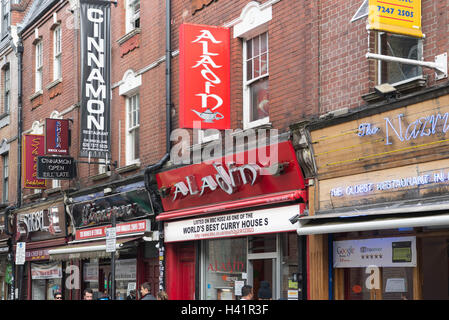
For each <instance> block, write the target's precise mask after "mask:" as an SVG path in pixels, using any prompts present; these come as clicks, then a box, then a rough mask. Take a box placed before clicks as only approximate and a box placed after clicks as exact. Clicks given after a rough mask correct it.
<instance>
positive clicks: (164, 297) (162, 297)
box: [156, 291, 168, 300]
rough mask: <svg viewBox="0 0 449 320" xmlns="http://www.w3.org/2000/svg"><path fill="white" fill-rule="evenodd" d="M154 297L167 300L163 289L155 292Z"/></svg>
mask: <svg viewBox="0 0 449 320" xmlns="http://www.w3.org/2000/svg"><path fill="white" fill-rule="evenodd" d="M156 299H157V300H168V295H167V292H165V291H159V292H158V293H157V296H156Z"/></svg>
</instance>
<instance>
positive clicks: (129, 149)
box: [126, 94, 140, 164]
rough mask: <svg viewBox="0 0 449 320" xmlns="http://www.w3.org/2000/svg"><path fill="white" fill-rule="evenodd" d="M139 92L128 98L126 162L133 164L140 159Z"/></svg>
mask: <svg viewBox="0 0 449 320" xmlns="http://www.w3.org/2000/svg"><path fill="white" fill-rule="evenodd" d="M139 113H140V102H139V94H136V95H133V96H131V97H129V98H127V117H126V118H127V119H126V127H127V139H126V163H127V164H132V163H135V162H137V161H138V160H139V126H140V119H139V118H140V115H139Z"/></svg>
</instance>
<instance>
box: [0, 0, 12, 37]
mask: <svg viewBox="0 0 449 320" xmlns="http://www.w3.org/2000/svg"><path fill="white" fill-rule="evenodd" d="M1 1H2V38H3V37H4V36H5V35H6V34H7V33H8V31H9V25H10V23H11V19H10V7H9V0H1Z"/></svg>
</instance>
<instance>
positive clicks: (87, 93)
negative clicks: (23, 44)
mask: <svg viewBox="0 0 449 320" xmlns="http://www.w3.org/2000/svg"><path fill="white" fill-rule="evenodd" d="M110 6H111V3H110V2H109V1H92V0H80V11H81V12H80V19H81V126H80V128H81V133H80V136H81V139H80V156H81V157H86V158H87V157H89V158H106V156H107V155H109V153H110V145H111V143H110V142H111V135H110V127H111V125H110V103H111V70H110V69H111V35H110V26H111V23H110V16H111V12H110V11H111V8H110Z"/></svg>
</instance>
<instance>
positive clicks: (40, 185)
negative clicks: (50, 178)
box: [22, 134, 47, 189]
mask: <svg viewBox="0 0 449 320" xmlns="http://www.w3.org/2000/svg"><path fill="white" fill-rule="evenodd" d="M43 155H45V136H44V135H37V134H24V135H23V149H22V163H23V187H24V188H28V189H45V188H46V186H47V181H46V180H45V179H38V178H37V157H38V156H43Z"/></svg>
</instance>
